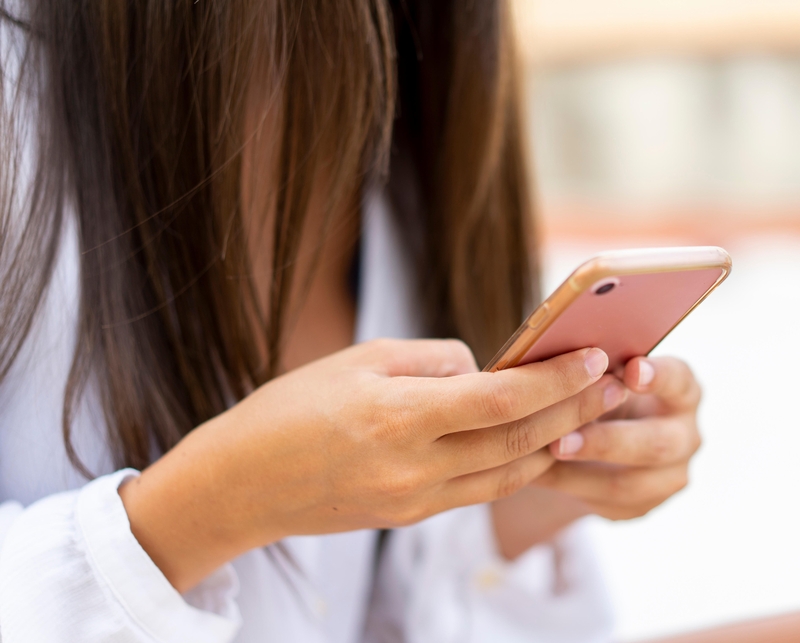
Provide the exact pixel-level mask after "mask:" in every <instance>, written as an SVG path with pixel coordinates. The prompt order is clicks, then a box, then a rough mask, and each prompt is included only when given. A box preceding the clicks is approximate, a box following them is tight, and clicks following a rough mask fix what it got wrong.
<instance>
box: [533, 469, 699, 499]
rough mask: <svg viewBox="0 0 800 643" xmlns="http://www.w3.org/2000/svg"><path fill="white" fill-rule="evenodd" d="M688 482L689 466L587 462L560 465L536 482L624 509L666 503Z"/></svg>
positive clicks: (538, 484)
mask: <svg viewBox="0 0 800 643" xmlns="http://www.w3.org/2000/svg"><path fill="white" fill-rule="evenodd" d="M687 483H688V473H687V467H686V466H685V465H677V466H671V467H664V468H660V469H647V468H644V469H640V468H629V467H608V466H603V465H599V464H590V463H583V462H558V463H556V464H555V465H553V466H552V467H550V468H549V469H548V470H547V471H546V472H545V473H543V474H542V475H541V476H540V477H538V478H537V479H536V482H535V484H536V485H537V486H542V487H546V488H548V489H554V490H556V491H561V492H562V493H568V494H570V495H572V496H575V497H576V498H578V499H580V500H583V501H584V502H588V503H606V504H613V505H620V506H624V507H635V506H642V505H644V504H647V503H656V504H657V503H660V502H663V501H664V500H665V499H666V498H668V497H669V496H671V495H673V494H675V493H677V492H678V491H680V490H681V489H683V488H684V487H686V484H687Z"/></svg>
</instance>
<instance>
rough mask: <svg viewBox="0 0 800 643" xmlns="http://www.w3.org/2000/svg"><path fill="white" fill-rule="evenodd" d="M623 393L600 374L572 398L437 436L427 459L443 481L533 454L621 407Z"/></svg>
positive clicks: (607, 377)
mask: <svg viewBox="0 0 800 643" xmlns="http://www.w3.org/2000/svg"><path fill="white" fill-rule="evenodd" d="M627 395H628V390H627V389H626V388H625V387H624V386H623V385H622V384H621V383H620V382H619V380H617V379H616V378H614V377H611V376H606V377H604V378H602V379H601V380H600V381H599V382H597V383H596V384H594V385H592V386H590V387H589V388H586V389H584V390H583V391H581V392H580V393H578V394H577V395H573V396H572V397H570V398H567V399H566V400H563V401H561V402H558V403H556V404H553V405H552V406H549V407H547V408H545V409H542V410H541V411H539V412H538V413H534V414H533V415H529V416H528V417H526V418H522V419H521V420H517V421H515V422H511V423H509V424H504V425H501V426H497V427H491V428H486V429H478V430H475V431H462V432H459V433H450V434H448V435H445V436H442V437H441V438H439V440H437V442H436V447H437V448H436V449H435V450H434V452H433V453H432V457H433V460H434V461H435V462H437V463H439V464H440V465H442V466H443V467H444V472H445V475H447V476H448V477H454V476H457V475H463V474H466V473H472V472H475V471H482V470H485V469H492V468H494V467H498V466H501V465H503V464H505V463H507V462H511V461H512V460H516V459H517V458H521V457H524V456H526V455H528V454H530V453H533V452H534V451H538V450H539V449H541V448H543V447H545V446H546V445H548V444H550V443H551V442H553V441H554V440H557V439H558V438H560V437H561V436H563V435H564V434H567V433H570V432H571V431H574V430H575V429H577V428H578V427H581V426H583V425H584V424H586V423H588V422H592V421H593V420H596V419H597V418H599V417H600V416H601V415H603V414H604V413H606V412H608V411H609V410H611V409H613V408H615V407H616V406H618V405H619V404H622V403H623V402H624V401H625V398H626V397H627Z"/></svg>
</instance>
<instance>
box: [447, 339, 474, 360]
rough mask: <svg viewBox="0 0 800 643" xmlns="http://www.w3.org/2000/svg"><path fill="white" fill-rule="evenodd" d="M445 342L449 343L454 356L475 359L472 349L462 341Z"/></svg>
mask: <svg viewBox="0 0 800 643" xmlns="http://www.w3.org/2000/svg"><path fill="white" fill-rule="evenodd" d="M444 341H445V342H446V343H447V346H448V348H450V349H451V350H452V351H453V354H454V355H456V356H457V357H461V358H463V359H469V360H472V359H473V357H472V349H471V348H470V347H469V346H468V345H467V343H466V342H465V341H463V340H461V339H446V340H444Z"/></svg>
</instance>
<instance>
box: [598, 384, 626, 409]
mask: <svg viewBox="0 0 800 643" xmlns="http://www.w3.org/2000/svg"><path fill="white" fill-rule="evenodd" d="M627 396H628V392H627V390H626V389H625V388H624V387H622V386H620V385H619V384H617V383H616V382H611V383H610V384H609V385H608V386H606V390H605V391H603V408H605V410H606V411H610V410H611V409H615V408H617V407H618V406H619V405H620V404H622V403H623V402H624V401H625V398H626V397H627Z"/></svg>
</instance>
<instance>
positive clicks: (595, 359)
mask: <svg viewBox="0 0 800 643" xmlns="http://www.w3.org/2000/svg"><path fill="white" fill-rule="evenodd" d="M583 359H584V363H585V364H586V370H587V371H588V372H589V376H590V377H592V378H595V377H600V376H601V375H602V374H603V373H605V372H606V369H607V368H608V356H607V355H606V354H605V353H604V352H603V351H601V350H600V349H599V348H593V349H591V350H590V351H589V352H588V353H586V356H585V357H584V358H583Z"/></svg>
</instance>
